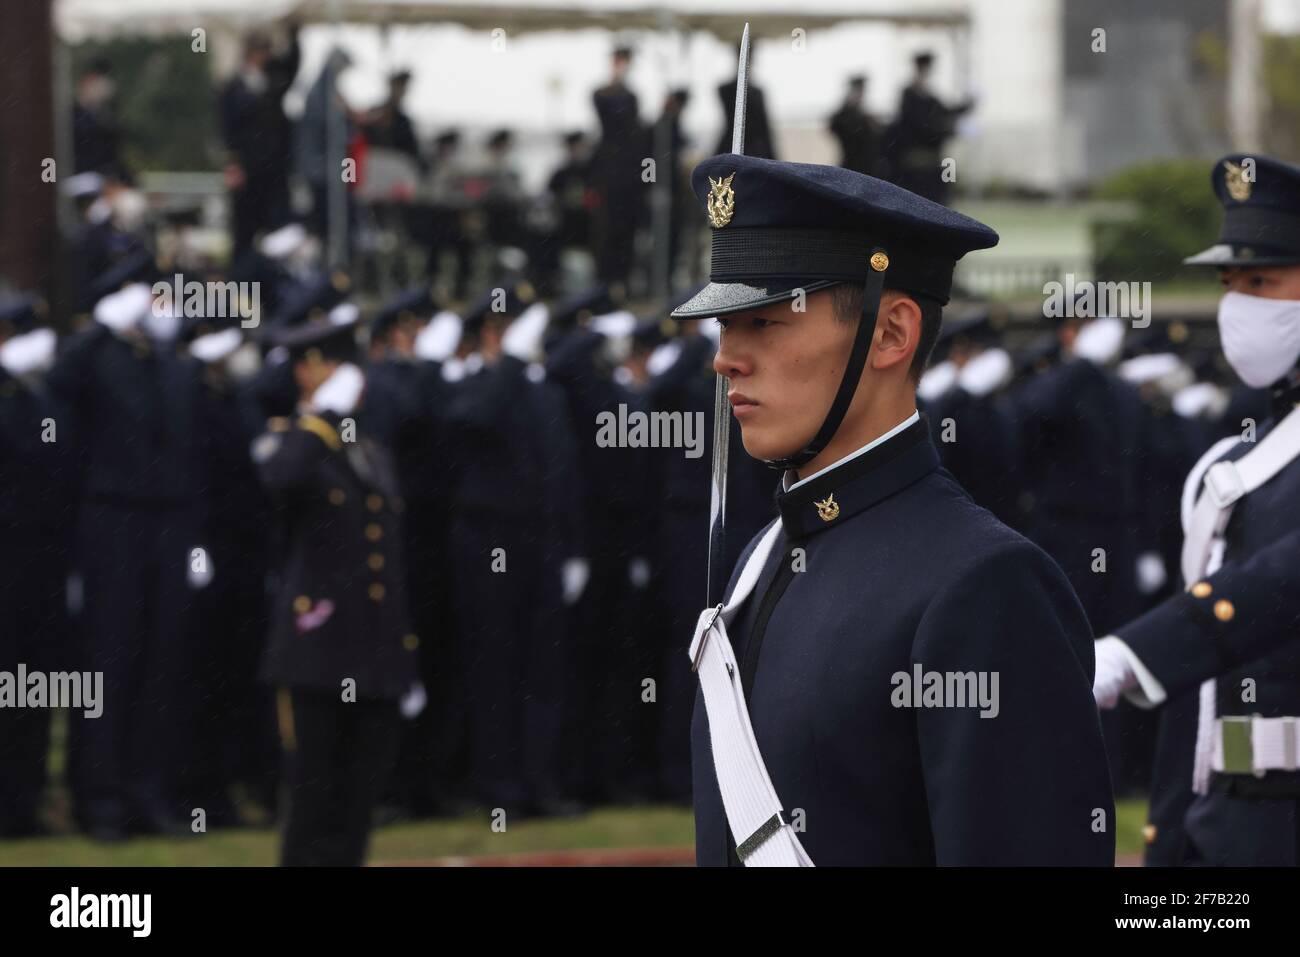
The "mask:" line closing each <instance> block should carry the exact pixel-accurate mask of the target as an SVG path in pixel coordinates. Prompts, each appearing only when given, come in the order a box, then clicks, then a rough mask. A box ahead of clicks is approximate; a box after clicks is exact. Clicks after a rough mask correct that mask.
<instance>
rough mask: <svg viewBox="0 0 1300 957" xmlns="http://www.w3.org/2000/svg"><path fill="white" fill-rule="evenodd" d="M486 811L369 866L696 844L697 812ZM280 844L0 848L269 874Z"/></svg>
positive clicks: (394, 831) (384, 833) (396, 834)
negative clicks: (522, 814)
mask: <svg viewBox="0 0 1300 957" xmlns="http://www.w3.org/2000/svg"><path fill="white" fill-rule="evenodd" d="M491 824H492V820H491V818H490V817H489V816H488V814H487V812H486V811H484V812H483V813H480V814H470V815H467V816H465V817H461V818H455V819H450V820H444V821H421V822H418V823H409V824H395V825H391V826H388V827H382V828H379V829H377V830H376V831H375V832H374V834H373V835H372V837H371V845H370V858H369V859H370V861H371V862H372V863H374V862H394V861H427V860H429V859H431V858H435V857H448V856H462V855H466V856H472V855H484V854H491V855H497V854H519V853H527V852H531V851H555V850H569V849H573V848H620V847H687V846H690V845H692V844H693V843H694V840H695V838H694V824H693V822H692V819H691V812H690V811H689V810H687V809H684V808H675V807H671V808H670V807H643V808H619V809H608V810H599V811H593V812H591V813H588V814H584V815H583V816H581V817H577V818H565V819H553V820H530V821H521V822H518V823H514V824H512V823H510V822H509V821H508V820H507V822H506V829H505V831H503V832H500V833H497V832H494V831H493V830H492V827H491ZM278 852H279V844H278V837H277V835H276V832H275V831H273V830H270V829H242V828H241V829H230V830H217V831H211V832H209V833H207V834H200V835H195V836H194V837H192V838H182V839H177V838H137V839H134V840H131V841H126V842H123V843H120V844H102V843H99V842H96V841H92V840H89V839H87V838H84V837H80V836H76V835H68V836H64V837H50V838H41V839H39V840H30V841H10V842H0V867H25V866H48V867H57V866H74V867H80V866H86V867H99V866H104V865H112V866H118V867H198V866H216V867H229V866H245V867H264V866H271V865H274V864H275V863H276V859H277V855H278Z"/></svg>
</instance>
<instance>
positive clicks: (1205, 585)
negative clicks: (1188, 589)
mask: <svg viewBox="0 0 1300 957" xmlns="http://www.w3.org/2000/svg"><path fill="white" fill-rule="evenodd" d="M1213 591H1214V589H1213V588H1212V587H1211V586H1210V583H1209V582H1197V583H1196V584H1195V585H1193V586H1192V594H1193V595H1195V596H1196V597H1197V598H1209V597H1210V593H1211V592H1213Z"/></svg>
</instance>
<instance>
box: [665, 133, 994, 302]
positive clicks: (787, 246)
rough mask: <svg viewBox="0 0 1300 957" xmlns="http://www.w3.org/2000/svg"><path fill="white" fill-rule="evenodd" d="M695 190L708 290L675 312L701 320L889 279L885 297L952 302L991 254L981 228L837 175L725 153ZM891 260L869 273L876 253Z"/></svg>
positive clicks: (861, 179)
mask: <svg viewBox="0 0 1300 957" xmlns="http://www.w3.org/2000/svg"><path fill="white" fill-rule="evenodd" d="M691 186H692V188H693V189H694V190H695V194H696V196H698V197H699V199H700V201H701V202H702V203H703V204H704V206H705V210H706V212H707V214H708V220H709V225H710V226H712V227H713V259H712V266H711V268H710V272H709V279H710V280H711V281H710V283H709V285H707V286H705V287H704V289H703V290H701V291H700V292H699V293H698V294H697V295H695V296H693V297H692V298H691V299H689V300H688V301H686V302H685V303H683V304H682V305H680V306H679V307H678V308H676V309H675V310H673V317H674V318H677V319H703V318H707V317H710V316H718V315H725V314H727V313H732V312H738V311H742V310H746V309H754V308H757V307H759V306H767V305H771V304H772V303H776V302H782V301H784V300H787V299H792V298H794V297H795V295H796V294H797V291H798V290H803V291H804V292H805V293H811V292H815V291H817V290H819V289H825V288H828V287H830V286H834V285H837V284H839V283H842V282H855V283H859V284H860V283H862V282H863V281H864V279H865V277H866V276H867V274H868V271H869V270H871V269H873V268H875V269H879V270H882V271H884V270H887V275H886V277H885V284H886V287H887V288H890V289H899V290H903V291H906V292H910V293H912V294H914V295H923V296H928V297H930V298H933V299H936V300H938V301H939V302H940V303H946V302H947V301H948V297H949V293H950V292H951V289H952V272H953V267H954V266H955V265H956V264H957V260H959V259H960V258H961V257H962V256H964V255H965V254H966V253H968V252H970V251H971V250H973V249H985V248H987V247H989V246H994V245H996V244H997V241H998V234H997V233H996V232H994V231H993V230H992V229H990V228H989V227H987V226H985V225H984V224H983V223H980V222H977V221H976V220H974V219H971V218H970V217H969V216H963V215H962V214H961V213H958V212H955V211H954V210H951V209H949V208H948V207H946V206H941V205H939V204H938V203H933V202H931V201H930V200H928V199H924V198H922V197H920V196H917V195H916V194H915V193H911V192H909V191H907V190H905V189H903V188H901V187H899V186H895V185H893V184H892V183H886V182H885V181H884V180H879V179H876V178H875V177H874V176H867V175H865V174H863V173H858V172H855V171H853V170H847V169H842V168H840V167H838V166H822V165H816V164H811V163H785V162H781V161H779V160H769V159H761V158H759V157H753V156H738V155H736V154H734V153H723V154H721V155H719V156H713V157H710V158H709V159H707V160H705V161H704V162H702V163H700V165H699V166H697V167H696V168H695V172H694V173H693V174H692V176H691ZM873 249H878V250H880V251H881V252H883V253H884V255H885V258H884V259H876V261H875V264H874V265H873V264H872V263H871V259H872V257H873V253H872V250H873Z"/></svg>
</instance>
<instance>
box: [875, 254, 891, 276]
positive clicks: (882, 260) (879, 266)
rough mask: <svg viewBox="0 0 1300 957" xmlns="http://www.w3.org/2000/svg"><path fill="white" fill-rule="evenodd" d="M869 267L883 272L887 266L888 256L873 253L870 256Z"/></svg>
mask: <svg viewBox="0 0 1300 957" xmlns="http://www.w3.org/2000/svg"><path fill="white" fill-rule="evenodd" d="M871 268H872V269H874V270H875V271H876V272H884V271H885V270H886V269H888V268H889V257H888V256H886V255H885V254H884V253H873V254H872V256H871Z"/></svg>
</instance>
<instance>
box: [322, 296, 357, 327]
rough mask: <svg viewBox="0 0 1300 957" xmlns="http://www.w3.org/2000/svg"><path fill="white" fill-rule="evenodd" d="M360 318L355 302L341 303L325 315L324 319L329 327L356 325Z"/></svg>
mask: <svg viewBox="0 0 1300 957" xmlns="http://www.w3.org/2000/svg"><path fill="white" fill-rule="evenodd" d="M360 318H361V307H360V306H358V305H357V304H356V303H355V302H341V303H339V304H338V305H337V306H335V307H334V308H333V309H331V310H330V311H329V312H328V313H326V315H325V319H326V321H327V322H329V324H330V325H331V326H352V325H356V322H357V320H358V319H360Z"/></svg>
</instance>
